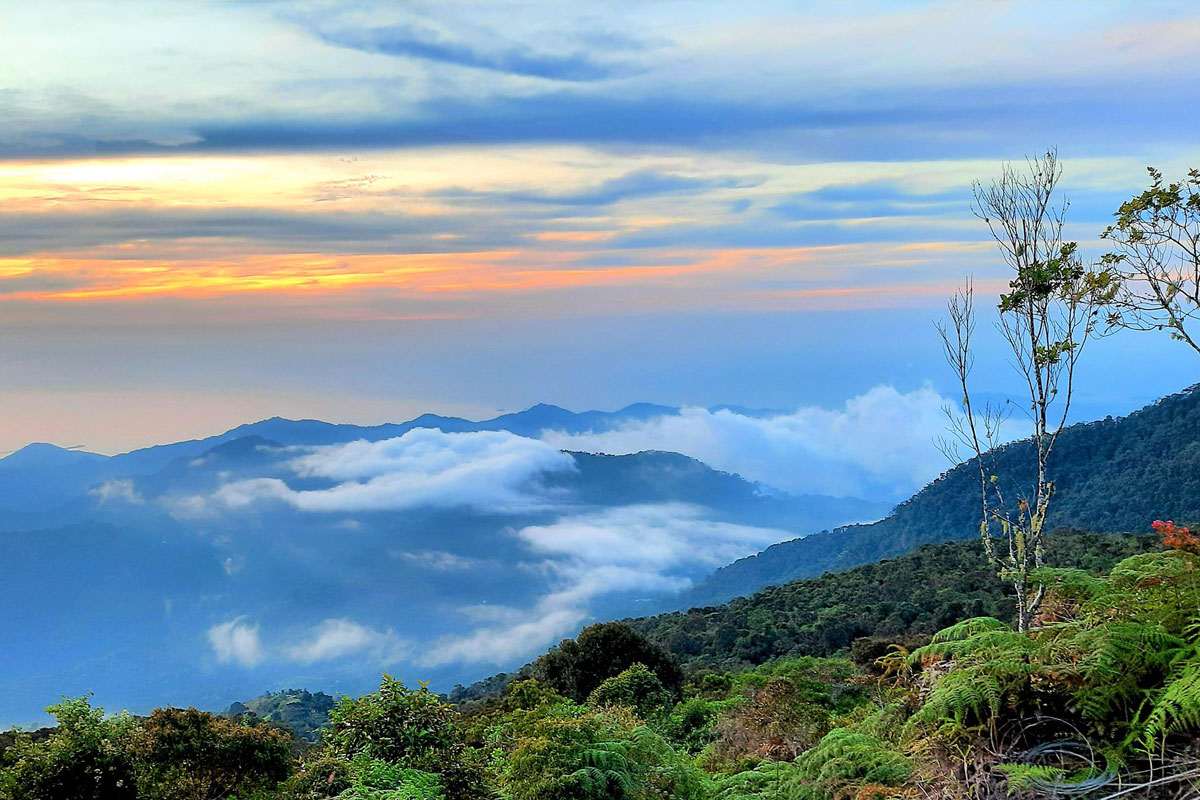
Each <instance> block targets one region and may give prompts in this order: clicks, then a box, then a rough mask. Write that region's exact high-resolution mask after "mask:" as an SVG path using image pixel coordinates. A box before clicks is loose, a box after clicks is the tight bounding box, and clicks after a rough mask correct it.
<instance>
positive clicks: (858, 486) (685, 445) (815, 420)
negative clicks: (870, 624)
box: [542, 386, 948, 500]
mask: <svg viewBox="0 0 1200 800" xmlns="http://www.w3.org/2000/svg"><path fill="white" fill-rule="evenodd" d="M947 403H948V401H947V399H946V398H944V397H942V396H941V395H939V394H938V393H937V392H936V391H934V390H933V389H932V388H929V387H924V388H921V389H917V390H915V391H911V392H900V391H897V390H896V389H895V388H893V387H891V386H876V387H875V388H873V389H871V390H869V391H867V392H866V393H864V394H861V395H859V396H857V397H854V398H851V399H850V400H847V401H846V403H845V405H843V406H842V407H841V408H838V409H826V408H820V407H816V406H809V407H804V408H799V409H796V410H795V411H793V412H790V413H784V414H776V415H771V416H751V415H747V414H741V413H738V412H736V411H732V410H719V411H710V410H708V409H704V408H684V409H682V410H681V411H680V412H679V413H678V414H673V415H666V416H661V417H654V418H651V419H648V420H640V421H635V422H630V423H628V424H626V425H622V426H621V427H619V428H616V429H614V430H610V431H603V432H595V433H583V434H570V433H564V432H562V431H548V432H546V433H543V435H542V439H543V441H546V442H548V443H550V444H552V445H554V446H555V447H559V448H562V449H564V450H582V451H588V452H603V453H611V454H623V453H635V452H638V451H640V450H670V451H674V452H678V453H684V454H686V455H689V456H692V457H693V458H698V459H700V460H701V461H703V462H704V463H706V464H708V465H709V466H711V467H714V468H716V469H721V470H726V471H729V472H736V473H738V474H740V475H742V476H743V477H745V478H748V479H750V480H755V481H760V482H762V483H765V484H768V485H771V486H774V487H777V488H780V489H786V490H788V491H792V492H798V493H810V494H828V495H835V496H843V497H845V496H859V497H868V498H871V499H876V498H879V499H895V500H899V499H903V498H905V497H907V496H909V495H910V494H911V493H912V492H913V491H915V490H916V489H918V488H920V487H921V486H922V485H924V484H925V483H927V482H928V481H930V480H931V479H933V478H934V477H936V476H937V475H938V474H939V473H941V472H942V471H943V470H944V469H945V468H946V466H947V464H946V462H945V457H944V456H943V455H942V454H941V453H940V451H939V450H938V448H937V445H936V441H937V439H938V437H939V436H942V435H944V433H945V430H946V418H945V415H944V413H943V411H942V409H943V408H944V407H945V406H946V405H947Z"/></svg>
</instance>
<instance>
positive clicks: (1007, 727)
mask: <svg viewBox="0 0 1200 800" xmlns="http://www.w3.org/2000/svg"><path fill="white" fill-rule="evenodd" d="M1160 528H1161V529H1160V533H1161V534H1162V536H1163V541H1164V542H1165V543H1166V545H1167V546H1166V547H1163V546H1162V545H1151V544H1148V542H1147V539H1148V537H1114V538H1104V537H1096V536H1089V535H1081V534H1068V535H1059V536H1057V537H1054V539H1053V541H1054V542H1056V544H1055V547H1056V548H1058V550H1057V553H1058V554H1059V556H1061V557H1062V558H1064V559H1069V560H1071V561H1072V562H1073V563H1075V564H1078V565H1080V566H1071V567H1055V568H1046V569H1044V570H1043V571H1042V573H1041V574H1040V575H1039V578H1040V579H1041V580H1042V581H1044V582H1045V583H1046V585H1047V586H1049V587H1050V589H1049V593H1048V595H1047V600H1046V602H1045V604H1044V605H1043V608H1042V611H1041V614H1040V616H1039V618H1038V619H1037V621H1036V622H1037V624H1036V625H1035V626H1033V627H1032V628H1031V630H1030V631H1028V632H1027V633H1021V632H1018V631H1016V630H1014V629H1013V628H1012V627H1011V626H1010V625H1009V624H1008V623H1007V622H1005V621H1003V619H1002V618H998V617H996V616H991V615H983V616H971V617H968V618H965V619H959V620H956V621H952V624H950V625H949V626H948V627H945V628H944V629H942V630H940V631H938V632H936V633H935V634H934V635H933V636H932V637H928V636H927V637H924V638H925V639H926V640H928V641H927V643H924V644H921V645H920V646H917V647H906V646H905V645H903V644H897V645H893V646H890V647H888V646H885V643H886V642H887V640H888V639H889V638H900V639H904V640H906V641H908V642H909V643H910V644H912V643H914V642H915V641H916V640H917V636H919V633H920V631H918V630H917V629H916V628H914V627H912V626H909V625H905V626H901V627H899V628H896V629H895V633H896V636H891V637H889V636H888V635H886V634H885V633H884V630H885V628H886V626H887V625H890V624H892V623H889V622H886V621H887V620H888V619H891V618H892V614H891V613H889V614H887V615H882V612H881V608H879V609H875V610H873V611H871V612H870V614H869V615H868V616H867V617H864V619H875V620H876V621H877V624H875V625H874V627H872V628H871V632H872V638H865V639H859V640H856V641H855V642H854V643H853V646H852V647H851V648H850V653H849V654H847V653H845V652H843V653H839V654H837V655H827V656H815V655H800V656H796V655H792V656H786V657H781V658H773V659H770V660H767V661H765V662H763V663H759V664H756V665H753V666H746V662H747V661H748V660H749V659H747V658H746V657H745V656H744V655H743V654H737V655H730V656H729V657H728V658H726V657H722V656H721V655H720V653H719V649H718V644H717V642H718V641H720V640H719V637H718V638H713V639H712V640H711V641H709V640H707V639H702V640H703V641H705V642H707V644H706V645H705V647H706V648H708V652H705V653H704V654H703V655H702V657H701V656H694V657H693V658H692V659H691V660H690V661H689V668H688V669H687V670H686V671H684V670H681V669H680V667H679V666H678V665H677V663H676V662H675V660H674V659H673V658H672V657H671V656H670V654H669V653H667V652H666V651H665V650H663V649H662V648H660V647H658V646H657V645H656V644H654V642H652V641H650V640H649V639H647V638H645V637H644V636H642V635H641V634H640V633H638V631H637V630H635V629H634V628H631V627H629V626H627V625H624V624H621V623H606V624H603V625H598V626H593V627H592V628H590V629H588V630H587V631H585V633H584V634H582V635H581V636H580V637H578V638H577V639H575V640H570V641H568V642H564V643H563V644H562V645H560V646H559V647H557V648H555V649H554V650H553V651H552V652H551V653H550V654H547V656H545V657H543V658H542V659H539V660H538V661H536V662H534V664H533V665H531V667H530V668H529V669H528V671H527V672H526V675H527V676H528V677H522V678H519V679H516V680H513V681H510V682H509V683H508V685H507V686H506V688H505V689H504V691H503V693H502V694H498V695H495V696H492V697H489V698H486V699H482V700H477V701H475V702H473V703H471V704H470V706H469V707H464V708H455V707H454V706H452V705H450V704H449V703H447V702H446V701H445V699H444V698H442V697H440V696H438V695H436V694H434V693H432V692H430V691H429V690H428V689H426V688H424V687H418V688H415V689H412V688H408V687H406V686H404V685H403V684H401V683H400V682H398V681H396V680H394V679H392V678H388V677H385V678H384V680H383V682H382V684H381V686H380V688H379V690H378V691H377V692H374V693H371V694H368V695H366V696H364V697H361V698H357V699H354V698H344V699H342V700H341V701H339V702H338V703H337V704H336V705H335V706H334V708H333V709H332V710H331V712H330V718H329V724H328V725H327V726H326V727H325V728H324V729H323V730H322V733H321V738H320V743H319V744H317V745H315V746H312V747H308V748H306V749H304V751H303V752H302V754H301V755H299V756H296V755H294V751H293V747H294V743H295V740H294V739H293V738H292V736H291V735H290V734H287V733H285V732H284V731H283V730H282V729H281V728H279V727H276V726H274V725H272V724H270V723H267V722H265V721H263V720H261V719H257V718H256V717H254V716H252V715H242V716H241V717H238V718H232V719H231V718H228V717H224V716H218V715H212V714H207V713H204V712H199V711H195V710H180V709H159V710H157V711H155V712H154V713H153V714H152V715H151V716H150V717H148V718H145V719H135V718H131V717H128V716H124V715H118V716H105V715H104V714H103V712H101V711H100V710H99V709H95V708H93V707H91V706H90V705H89V703H88V701H87V700H86V699H77V700H71V701H67V702H64V703H62V704H60V705H58V706H55V707H53V708H52V709H51V710H52V712H53V713H54V714H55V716H56V717H57V718H58V721H59V725H58V728H57V729H56V730H55V731H54V732H53V733H51V734H50V735H49V736H44V737H41V738H38V739H35V738H33V737H31V736H28V735H19V736H18V737H17V739H16V741H15V743H14V744H13V745H12V746H11V747H9V748H8V749H7V751H6V752H5V753H4V755H3V759H2V762H3V767H0V798H3V800H76V799H78V800H85V799H86V800H100V798H118V799H120V798H129V799H130V800H134V799H135V798H136V799H138V800H142V799H145V798H150V799H151V800H158V799H159V798H162V799H163V800H166V798H171V800H193V799H194V800H217V799H218V798H231V797H236V798H240V800H249V799H251V798H254V799H257V800H301V799H304V800H322V799H332V798H338V800H439V799H440V800H459V799H461V800H475V799H476V798H478V799H479V800H484V799H485V798H503V799H504V800H665V798H679V799H680V800H822V799H828V800H834V799H835V798H843V797H862V798H871V797H875V798H883V797H917V796H922V795H919V794H918V793H917V788H918V787H920V790H921V791H923V792H925V793H926V795H925V796H939V797H980V796H1002V795H1003V794H1005V793H1014V794H1019V793H1021V792H1025V791H1031V790H1033V789H1036V788H1037V787H1039V786H1046V785H1057V784H1064V783H1072V782H1079V781H1082V780H1086V779H1095V778H1097V774H1092V773H1089V774H1084V773H1083V772H1081V771H1080V770H1079V769H1077V768H1074V767H1073V768H1070V769H1066V768H1063V767H1061V766H1059V765H1056V764H1054V763H1033V762H1032V761H1031V760H1030V758H1028V757H1027V756H1025V755H1023V754H1025V753H1026V751H1028V749H1029V748H1030V747H1031V746H1033V745H1036V744H1039V743H1041V742H1044V741H1046V739H1047V737H1051V738H1062V736H1063V734H1064V731H1066V732H1067V735H1068V736H1070V737H1075V738H1078V737H1085V738H1086V740H1087V741H1088V742H1089V743H1090V744H1091V745H1092V746H1093V747H1095V748H1096V750H1095V752H1096V753H1097V754H1099V756H1098V760H1097V764H1099V771H1100V772H1103V771H1105V770H1111V771H1114V772H1116V773H1120V774H1122V775H1124V776H1126V779H1127V781H1129V780H1131V781H1132V782H1133V783H1134V784H1136V782H1137V781H1138V780H1139V778H1138V777H1137V776H1138V775H1139V774H1140V772H1141V771H1142V770H1144V769H1147V768H1148V765H1149V764H1150V763H1151V761H1152V760H1153V763H1154V768H1155V775H1156V776H1157V777H1159V778H1169V777H1171V776H1172V775H1175V774H1176V773H1180V772H1181V771H1182V770H1183V767H1182V766H1181V765H1185V764H1188V765H1190V764H1192V763H1193V762H1194V756H1190V755H1188V754H1187V753H1188V751H1189V750H1191V751H1194V749H1195V747H1196V746H1197V744H1198V743H1200V740H1198V739H1197V735H1198V734H1200V627H1198V626H1197V625H1196V623H1195V620H1196V612H1197V610H1198V609H1200V556H1198V555H1196V551H1197V550H1200V539H1197V538H1196V537H1195V536H1194V535H1192V534H1191V533H1190V532H1188V531H1186V530H1183V529H1180V528H1178V527H1177V526H1171V527H1169V528H1168V527H1164V526H1160ZM1152 541H1153V540H1152ZM1127 552H1132V553H1133V554H1132V555H1128V556H1126V557H1122V555H1124V554H1125V553H1127ZM968 553H969V550H968V548H967V546H966V545H964V544H950V545H943V546H940V547H935V548H927V549H925V550H923V551H921V552H919V553H915V554H913V555H912V556H910V557H906V558H905V559H897V560H895V561H893V562H889V563H888V564H881V565H877V566H876V567H875V568H874V569H873V570H868V569H858V570H853V571H851V572H850V573H846V574H844V575H842V576H832V575H831V576H826V577H825V578H822V579H820V580H819V581H806V582H802V583H800V584H796V585H794V586H792V587H783V589H792V590H794V591H797V592H799V591H801V590H802V587H807V589H808V590H809V591H816V592H821V591H826V592H832V591H834V585H835V584H836V582H837V581H838V579H839V578H842V579H844V583H843V586H844V587H846V588H845V590H846V592H847V594H846V597H854V596H862V593H866V592H869V591H873V592H875V593H876V594H881V593H887V592H892V591H893V590H894V592H895V594H896V596H897V597H898V598H903V597H905V596H912V595H915V594H918V593H919V592H920V588H919V587H920V585H921V583H922V581H924V582H925V591H926V594H929V595H932V596H940V597H942V598H943V600H942V601H937V602H938V603H941V602H945V604H946V605H945V608H946V609H947V611H946V613H947V614H950V613H951V612H950V609H960V610H961V611H962V612H963V613H964V614H974V612H975V611H976V610H978V607H977V606H976V605H975V600H978V601H979V602H980V603H985V605H984V606H983V607H984V608H991V606H988V605H986V603H988V602H991V600H989V599H988V598H992V597H993V595H992V594H991V590H990V589H987V588H985V589H984V590H982V593H981V594H979V595H978V596H973V599H971V600H970V601H969V602H965V603H964V602H963V601H962V599H961V598H955V597H954V595H955V593H956V592H958V591H960V590H959V589H956V588H955V585H956V584H955V583H954V581H953V580H952V579H950V578H949V577H947V578H944V579H942V580H941V581H938V582H933V576H934V575H935V574H949V573H955V574H957V573H958V571H959V570H960V569H961V568H963V567H965V566H967V564H968V563H969V561H967V560H965V559H967V558H968ZM980 569H986V568H985V567H980ZM962 574H964V575H966V576H968V577H966V578H964V579H963V580H966V581H970V580H971V579H970V577H969V576H970V575H971V572H970V570H966V571H964V572H963V573H962ZM893 581H894V582H895V583H894V584H893V583H892V582H893ZM850 587H854V588H850ZM783 589H776V590H770V591H768V592H763V593H761V594H760V595H759V596H757V597H756V598H751V599H750V600H749V601H743V602H741V603H739V604H731V605H730V606H729V607H727V608H725V609H710V610H708V611H707V612H705V613H709V614H718V615H719V614H722V613H725V614H742V613H754V612H755V611H756V610H757V609H756V608H755V604H756V603H760V604H762V607H763V608H769V602H768V603H763V602H762V601H764V600H769V599H770V598H777V597H778V593H779V592H780V591H782V590H783ZM999 591H1000V590H999V589H997V590H996V595H995V602H996V603H997V604H998V605H997V606H996V607H997V608H1001V609H1002V604H1003V596H1002V595H1000V594H999ZM856 593H858V594H857V595H856ZM875 600H876V601H878V602H879V603H885V602H888V601H886V600H883V599H882V598H875ZM813 602H814V603H815V602H818V601H813ZM783 607H784V606H780V607H779V608H783ZM922 613H924V612H922ZM687 617H688V615H667V616H665V617H657V618H651V620H644V621H641V622H640V623H639V624H640V625H641V626H642V628H643V629H650V630H653V629H654V628H655V627H660V628H663V629H670V628H671V627H672V623H671V621H672V620H684V619H686V618H687ZM737 618H738V617H734V619H737ZM651 623H653V624H651ZM796 624H797V625H798V626H799V627H798V628H797V629H800V628H803V627H804V625H805V624H806V623H803V622H797V623H796ZM664 626H665V627H664ZM719 627H720V626H719V625H717V626H716V627H714V628H713V629H714V630H716V629H718V628H719ZM918 627H919V626H918ZM814 641H825V640H824V639H821V638H820V637H818V638H817V639H815V640H814ZM601 653H602V654H603V655H604V658H603V659H602V660H597V659H596V658H595V657H596V656H597V654H601ZM1048 720H1054V721H1055V722H1054V723H1053V724H1054V725H1058V726H1060V727H1059V728H1058V729H1056V730H1048V731H1043V732H1040V733H1036V734H1035V733H1030V732H1028V731H1029V730H1031V729H1030V728H1029V725H1030V723H1031V722H1033V721H1038V723H1037V724H1039V725H1045V724H1048V722H1047V721H1048ZM1023 731H1025V732H1024V733H1023ZM1101 778H1102V779H1103V776H1101ZM1126 785H1128V783H1127V784H1126ZM1160 786H1161V785H1160ZM1184 786H1186V783H1180V784H1179V786H1178V787H1175V788H1183V787H1184ZM1131 796H1139V795H1131ZM1140 796H1154V795H1147V794H1142V795H1140Z"/></svg>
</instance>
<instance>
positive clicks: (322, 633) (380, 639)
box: [283, 619, 409, 665]
mask: <svg viewBox="0 0 1200 800" xmlns="http://www.w3.org/2000/svg"><path fill="white" fill-rule="evenodd" d="M408 651H409V645H408V644H407V643H406V642H404V641H403V640H402V639H400V637H398V636H397V635H396V632H395V631H393V630H386V631H380V630H376V629H373V628H368V627H367V626H365V625H360V624H359V623H357V622H355V621H353V620H350V619H327V620H324V621H323V622H321V623H320V624H319V625H317V626H316V627H315V628H314V629H313V630H312V631H311V632H310V634H309V636H308V637H307V638H305V639H303V640H301V641H299V642H296V643H294V644H291V645H287V646H285V647H284V648H283V654H284V656H285V657H286V658H288V659H289V660H291V661H297V662H299V663H301V664H312V663H315V662H317V661H332V660H335V659H339V658H346V657H347V656H356V657H366V658H369V659H371V660H372V661H373V662H375V663H377V664H380V665H386V664H391V663H394V662H396V661H400V660H403V659H404V658H405V657H406V655H407V654H408Z"/></svg>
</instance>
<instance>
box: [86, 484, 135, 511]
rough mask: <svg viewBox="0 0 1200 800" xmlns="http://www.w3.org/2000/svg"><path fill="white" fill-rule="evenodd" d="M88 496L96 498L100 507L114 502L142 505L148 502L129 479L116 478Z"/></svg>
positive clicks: (94, 489) (92, 490)
mask: <svg viewBox="0 0 1200 800" xmlns="http://www.w3.org/2000/svg"><path fill="white" fill-rule="evenodd" d="M88 494H90V495H91V496H92V497H95V498H96V501H97V502H98V503H100V505H105V504H107V503H112V502H120V503H129V504H130V505H141V504H143V503H145V502H146V499H145V498H144V497H142V495H141V493H140V492H138V490H137V487H136V486H135V485H134V483H133V481H132V480H130V479H129V478H115V479H113V480H111V481H105V482H104V483H102V484H100V485H99V486H97V487H95V488H93V489H91V490H90V491H89V492H88Z"/></svg>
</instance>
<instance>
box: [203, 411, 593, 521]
mask: <svg viewBox="0 0 1200 800" xmlns="http://www.w3.org/2000/svg"><path fill="white" fill-rule="evenodd" d="M289 467H290V468H291V470H292V471H293V472H295V474H296V475H298V476H300V477H302V478H309V479H312V478H319V479H326V480H330V481H335V482H336V483H335V484H334V485H333V486H331V487H329V488H324V489H306V490H297V489H293V488H291V487H290V486H289V485H288V484H287V483H286V482H285V481H283V480H281V479H278V478H254V479H250V480H244V481H237V482H234V483H228V484H225V485H224V486H222V487H221V488H220V489H218V490H217V491H216V493H215V494H214V495H213V500H214V501H215V502H216V504H217V505H219V506H223V507H225V508H228V509H240V508H245V507H247V506H250V505H252V504H254V503H258V502H263V501H276V502H282V503H286V504H288V505H291V506H293V507H295V508H297V509H299V510H301V511H314V512H353V511H396V510H400V509H406V508H417V507H436V508H453V507H467V508H478V509H483V510H487V511H517V510H529V509H537V508H545V507H548V506H550V505H552V504H553V503H554V498H553V497H552V493H551V492H549V491H548V490H546V489H545V488H544V487H543V486H542V484H541V482H540V479H541V478H542V476H544V475H546V474H549V473H555V472H569V471H571V470H574V469H575V461H574V459H573V458H572V457H571V456H570V455H569V454H566V453H563V452H561V451H559V450H558V449H556V448H554V447H552V446H551V445H548V444H546V443H545V442H542V441H539V440H536V439H527V438H524V437H521V436H517V435H515V434H511V433H507V432H503V431H484V432H478V433H443V432H441V431H438V430H433V429H428V428H418V429H415V430H411V431H409V432H407V433H405V434H404V435H403V436H398V437H395V438H392V439H384V440H382V441H378V442H366V441H358V442H351V443H349V444H343V445H333V446H328V447H315V448H311V449H309V450H308V452H306V453H305V454H303V455H300V456H297V457H295V458H294V459H292V460H291V461H290V462H289Z"/></svg>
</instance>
